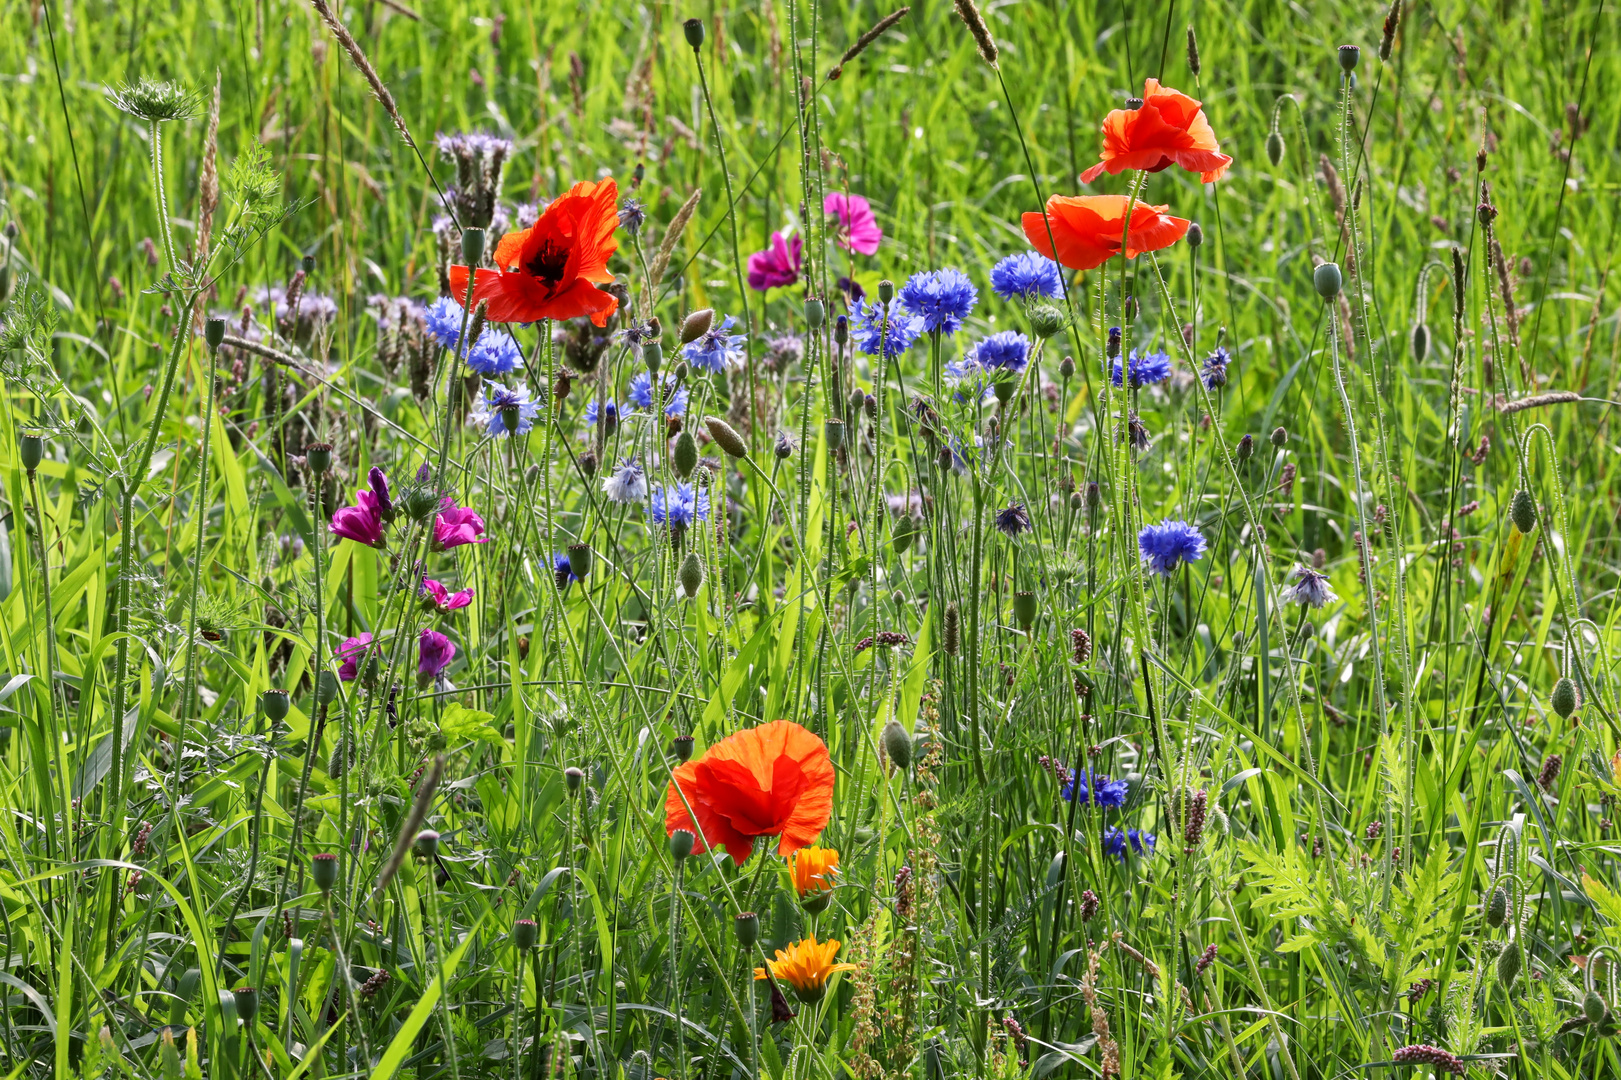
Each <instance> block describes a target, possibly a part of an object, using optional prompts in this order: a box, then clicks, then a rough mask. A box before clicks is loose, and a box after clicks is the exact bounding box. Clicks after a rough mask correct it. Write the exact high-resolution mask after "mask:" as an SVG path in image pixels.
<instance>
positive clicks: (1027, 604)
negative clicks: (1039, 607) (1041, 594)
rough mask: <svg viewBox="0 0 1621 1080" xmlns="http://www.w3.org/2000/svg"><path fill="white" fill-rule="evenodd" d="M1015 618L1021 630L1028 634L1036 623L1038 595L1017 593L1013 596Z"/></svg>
mask: <svg viewBox="0 0 1621 1080" xmlns="http://www.w3.org/2000/svg"><path fill="white" fill-rule="evenodd" d="M1013 618H1014V619H1015V620H1016V621H1017V622H1018V624H1019V628H1020V629H1022V630H1024V631H1025V632H1026V633H1029V632H1030V627H1031V626H1033V625H1035V621H1036V594H1035V593H1033V592H1016V593H1014V594H1013Z"/></svg>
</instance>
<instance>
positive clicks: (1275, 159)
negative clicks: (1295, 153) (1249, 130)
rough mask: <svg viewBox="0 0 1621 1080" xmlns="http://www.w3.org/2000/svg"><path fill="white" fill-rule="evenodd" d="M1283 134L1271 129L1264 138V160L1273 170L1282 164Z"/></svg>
mask: <svg viewBox="0 0 1621 1080" xmlns="http://www.w3.org/2000/svg"><path fill="white" fill-rule="evenodd" d="M1283 151H1284V144H1283V132H1281V131H1279V130H1278V129H1277V128H1273V129H1272V130H1271V131H1270V132H1268V133H1267V136H1266V159H1267V160H1268V161H1270V162H1271V163H1272V165H1273V167H1274V168H1276V167H1277V166H1279V165H1281V164H1283Z"/></svg>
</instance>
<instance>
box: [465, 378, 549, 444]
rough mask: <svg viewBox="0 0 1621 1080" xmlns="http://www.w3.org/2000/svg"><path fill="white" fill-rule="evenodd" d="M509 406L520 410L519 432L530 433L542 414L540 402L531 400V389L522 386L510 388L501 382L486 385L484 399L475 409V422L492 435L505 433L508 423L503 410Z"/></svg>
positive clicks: (522, 433)
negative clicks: (502, 412) (502, 416)
mask: <svg viewBox="0 0 1621 1080" xmlns="http://www.w3.org/2000/svg"><path fill="white" fill-rule="evenodd" d="M509 408H515V409H517V410H518V431H517V434H519V435H527V434H529V431H530V429H531V428H533V427H534V426H535V420H536V419H537V418H538V417H539V416H540V402H538V401H530V400H529V391H527V390H525V389H524V388H523V387H521V386H520V387H518V388H517V389H515V390H509V389H507V388H506V387H504V386H501V385H499V384H493V385H488V386H486V387H485V388H484V400H483V401H481V402H479V404H478V406H477V407H476V408H474V410H473V422H474V423H477V424H481V425H483V427H484V429H485V430H486V431H488V432H489V433H490V434H491V435H505V434H507V424H506V421H505V420H503V419H502V418H501V410H502V409H509Z"/></svg>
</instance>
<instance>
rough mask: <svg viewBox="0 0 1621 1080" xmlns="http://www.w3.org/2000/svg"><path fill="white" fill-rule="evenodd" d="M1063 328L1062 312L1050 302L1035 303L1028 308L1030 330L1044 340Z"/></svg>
mask: <svg viewBox="0 0 1621 1080" xmlns="http://www.w3.org/2000/svg"><path fill="white" fill-rule="evenodd" d="M1063 328H1064V313H1063V312H1061V311H1059V310H1058V309H1057V308H1055V307H1053V306H1052V305H1051V304H1037V305H1036V306H1035V307H1033V308H1031V309H1030V331H1031V333H1033V334H1035V335H1036V336H1037V337H1039V338H1042V339H1043V340H1045V339H1046V338H1050V337H1052V336H1053V335H1054V334H1056V333H1058V331H1060V330H1062V329H1063Z"/></svg>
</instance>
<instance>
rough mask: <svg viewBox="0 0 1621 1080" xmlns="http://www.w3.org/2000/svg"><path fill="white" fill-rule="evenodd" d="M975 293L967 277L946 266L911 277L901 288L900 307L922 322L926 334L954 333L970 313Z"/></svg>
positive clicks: (975, 296)
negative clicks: (942, 268)
mask: <svg viewBox="0 0 1621 1080" xmlns="http://www.w3.org/2000/svg"><path fill="white" fill-rule="evenodd" d="M978 300H979V291H978V290H977V289H975V288H974V283H973V282H971V281H969V280H968V275H967V274H965V273H963V272H962V271H961V270H957V269H954V268H952V267H947V268H946V269H944V270H925V271H923V272H922V273H917V274H913V275H912V276H911V277H909V278H907V279H906V284H904V285H902V286H901V291H900V301H901V306H902V307H903V308H905V309H906V310H907V311H909V312H911V313H912V314H913V315H916V316H918V317H919V318H921V319H922V320H923V329H925V330H927V331H928V332H929V333H931V334H932V333H934V332H936V331H940V332H943V333H946V334H955V333H956V332H957V331H958V330H961V329H962V321H963V320H964V319H966V318H967V317H968V315H969V313H970V312H972V311H973V310H974V304H975V303H976V302H977V301H978Z"/></svg>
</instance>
